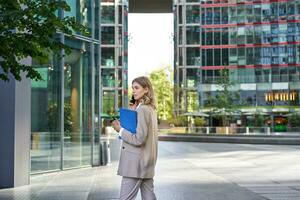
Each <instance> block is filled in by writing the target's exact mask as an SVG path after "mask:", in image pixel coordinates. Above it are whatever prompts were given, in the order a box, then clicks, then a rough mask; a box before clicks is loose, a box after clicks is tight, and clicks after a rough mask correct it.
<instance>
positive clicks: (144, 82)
mask: <svg viewBox="0 0 300 200" xmlns="http://www.w3.org/2000/svg"><path fill="white" fill-rule="evenodd" d="M134 82H136V83H138V84H139V85H141V86H142V87H143V88H144V89H145V88H148V92H146V93H145V94H144V96H143V97H142V99H141V103H142V104H144V105H150V106H152V107H153V108H154V109H156V102H155V95H154V90H153V87H152V83H151V82H150V80H149V78H148V77H146V76H140V77H137V78H135V79H133V81H132V84H133V83H134Z"/></svg>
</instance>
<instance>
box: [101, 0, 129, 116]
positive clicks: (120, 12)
mask: <svg viewBox="0 0 300 200" xmlns="http://www.w3.org/2000/svg"><path fill="white" fill-rule="evenodd" d="M101 10H102V12H101V65H100V70H101V75H102V80H101V81H102V86H103V88H102V91H101V95H102V110H101V113H102V114H103V116H104V117H110V116H113V115H116V114H117V113H118V108H120V107H124V106H126V105H127V104H128V103H127V102H128V100H127V90H128V88H127V87H128V86H127V82H128V81H127V74H128V73H127V70H128V45H127V44H128V38H127V37H128V30H127V29H128V22H127V20H128V17H127V16H128V2H127V1H120V0H103V1H101Z"/></svg>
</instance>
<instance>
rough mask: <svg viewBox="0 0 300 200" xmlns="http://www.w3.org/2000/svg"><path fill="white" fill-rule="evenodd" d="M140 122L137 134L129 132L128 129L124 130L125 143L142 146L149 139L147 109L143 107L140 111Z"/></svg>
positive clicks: (122, 136) (138, 122)
mask: <svg viewBox="0 0 300 200" xmlns="http://www.w3.org/2000/svg"><path fill="white" fill-rule="evenodd" d="M137 115H138V121H137V128H136V134H133V133H131V132H129V131H128V130H126V129H123V130H122V133H121V138H122V140H123V141H124V142H126V143H129V144H131V145H134V146H142V145H143V144H144V143H145V142H146V139H147V135H148V117H149V116H147V108H145V107H143V106H141V107H140V108H139V109H138V113H137Z"/></svg>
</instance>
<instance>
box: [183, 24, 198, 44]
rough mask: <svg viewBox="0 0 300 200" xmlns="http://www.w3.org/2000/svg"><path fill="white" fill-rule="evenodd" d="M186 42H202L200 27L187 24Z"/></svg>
mask: <svg viewBox="0 0 300 200" xmlns="http://www.w3.org/2000/svg"><path fill="white" fill-rule="evenodd" d="M186 43H187V44H200V27H199V26H187V27H186Z"/></svg>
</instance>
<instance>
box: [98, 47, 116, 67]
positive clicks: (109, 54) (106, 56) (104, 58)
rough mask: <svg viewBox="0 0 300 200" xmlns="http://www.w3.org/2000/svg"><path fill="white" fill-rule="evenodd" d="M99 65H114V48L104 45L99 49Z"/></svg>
mask: <svg viewBox="0 0 300 200" xmlns="http://www.w3.org/2000/svg"><path fill="white" fill-rule="evenodd" d="M101 65H102V66H105V67H113V66H115V48H113V47H106V48H102V49H101Z"/></svg>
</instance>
